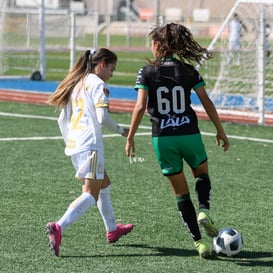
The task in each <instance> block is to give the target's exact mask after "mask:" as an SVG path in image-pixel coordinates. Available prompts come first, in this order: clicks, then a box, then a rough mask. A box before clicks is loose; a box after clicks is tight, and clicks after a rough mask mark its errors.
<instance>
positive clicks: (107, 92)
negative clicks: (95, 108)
mask: <svg viewBox="0 0 273 273" xmlns="http://www.w3.org/2000/svg"><path fill="white" fill-rule="evenodd" d="M103 93H104V94H105V96H106V97H109V95H110V91H109V90H108V89H107V88H103Z"/></svg>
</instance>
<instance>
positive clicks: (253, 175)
mask: <svg viewBox="0 0 273 273" xmlns="http://www.w3.org/2000/svg"><path fill="white" fill-rule="evenodd" d="M0 109H1V110H0V111H1V118H0V128H1V130H0V150H1V158H2V160H1V161H2V162H1V165H0V170H1V222H0V232H1V240H0V242H1V243H0V244H1V248H0V272H5V273H13V272H14V273H15V272H16V273H21V272H25V273H32V272H35V273H38V272H58V273H72V272H82V273H83V272H98V273H111V272H113V273H121V272H132V273H138V272H139V273H144V272H145V273H157V272H160V273H177V272H183V273H204V272H209V273H212V272H215V273H220V272H228V273H245V272H254V273H265V272H268V273H269V272H272V266H273V254H272V227H273V220H272V208H271V206H272V204H273V195H272V192H273V186H272V155H273V138H272V127H271V128H270V127H259V126H247V125H238V124H231V123H224V124H223V125H224V127H225V129H226V131H227V133H228V135H229V136H230V142H231V146H230V150H229V151H228V152H226V153H224V152H223V151H222V150H221V149H219V148H218V147H217V146H216V145H215V137H214V134H215V130H214V128H213V126H212V125H211V123H210V122H208V121H200V128H201V130H202V133H203V139H204V142H205V144H206V147H207V152H208V156H209V165H210V176H211V180H212V187H213V191H212V204H211V207H212V214H213V216H214V220H215V222H216V223H217V225H218V226H219V227H220V228H223V227H234V228H236V229H238V230H239V231H240V232H241V233H242V235H243V239H244V249H243V251H242V252H241V253H240V254H239V255H238V256H237V257H234V258H226V257H215V258H213V259H211V260H203V259H200V258H199V257H198V255H197V252H196V250H195V249H194V247H193V242H192V240H191V239H190V237H189V235H188V233H187V232H186V229H185V227H184V226H183V224H182V222H181V220H180V218H179V216H178V212H177V207H176V202H175V199H174V197H173V196H172V192H171V189H170V186H169V185H168V182H167V180H166V178H164V177H163V176H162V175H161V174H160V171H159V167H158V165H157V163H156V161H155V156H154V154H153V150H152V146H151V137H150V136H147V135H138V136H136V138H135V141H136V149H137V151H136V153H137V155H138V156H140V157H144V159H145V161H144V162H143V163H136V164H129V162H128V159H127V158H126V157H125V155H124V145H125V139H124V138H122V137H115V136H113V135H112V133H111V132H109V131H105V132H104V133H105V157H106V169H107V171H108V174H109V176H110V178H111V180H112V191H111V194H112V203H113V206H114V209H115V215H116V219H117V221H118V222H131V223H134V224H135V228H134V230H133V232H132V233H130V234H129V235H127V236H125V237H123V238H121V239H120V241H118V242H117V243H116V244H113V245H111V244H108V243H107V242H106V238H105V231H104V226H103V222H102V219H101V217H100V215H99V213H98V211H97V208H93V209H91V210H89V211H88V212H87V213H86V214H85V215H84V216H83V217H82V218H81V219H80V220H79V221H78V222H76V223H75V224H74V225H72V226H71V227H69V228H68V229H67V230H66V231H65V233H64V234H63V243H62V246H61V256H60V257H59V258H57V257H54V256H52V254H51V253H50V251H49V249H48V246H47V245H48V242H47V238H46V235H45V233H44V226H45V224H46V223H47V222H49V221H55V220H57V219H59V217H60V216H62V214H63V213H64V211H65V210H66V208H67V206H68V205H69V204H70V202H71V201H72V200H74V198H75V197H77V196H78V195H79V194H80V193H81V186H80V185H79V183H78V182H77V181H76V180H75V178H74V170H73V168H72V164H71V162H70V159H69V158H68V157H66V156H65V155H64V153H63V149H64V143H63V141H62V140H61V139H60V138H57V139H54V138H53V137H56V136H57V137H60V133H59V130H58V127H57V123H56V120H55V119H54V118H55V117H57V116H58V112H56V111H55V110H54V109H53V108H51V107H47V106H37V105H27V104H16V103H6V102H0ZM3 112H4V113H10V115H3V114H2V113H3ZM14 114H21V115H22V116H18V115H17V116H16V115H14ZM25 115H28V116H25ZM112 116H113V117H114V118H115V119H116V120H117V121H118V122H119V123H122V124H129V122H130V114H113V115H112ZM42 117H45V118H42ZM47 117H53V119H48V118H47ZM142 125H145V126H150V122H149V119H148V117H145V118H144V120H143V122H142ZM149 131H150V129H145V128H144V129H140V130H139V131H138V132H139V133H141V132H149ZM185 172H186V175H187V178H188V180H189V184H190V188H191V193H192V194H191V195H192V198H193V200H194V203H195V204H197V202H196V196H195V193H194V184H193V179H192V177H191V175H190V172H189V170H188V168H187V167H185ZM202 232H203V230H202ZM203 234H204V232H203ZM204 238H205V240H206V241H207V242H209V243H210V244H211V240H210V239H208V238H207V237H206V236H205V234H204Z"/></svg>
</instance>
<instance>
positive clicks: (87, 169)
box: [71, 150, 104, 179]
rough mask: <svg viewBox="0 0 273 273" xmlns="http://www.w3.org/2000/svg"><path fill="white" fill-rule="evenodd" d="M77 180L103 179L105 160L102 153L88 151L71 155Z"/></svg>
mask: <svg viewBox="0 0 273 273" xmlns="http://www.w3.org/2000/svg"><path fill="white" fill-rule="evenodd" d="M71 161H72V164H73V166H74V168H75V170H76V174H75V177H76V178H88V179H103V178H104V158H103V152H101V151H96V150H93V151H88V152H82V153H77V154H74V155H71Z"/></svg>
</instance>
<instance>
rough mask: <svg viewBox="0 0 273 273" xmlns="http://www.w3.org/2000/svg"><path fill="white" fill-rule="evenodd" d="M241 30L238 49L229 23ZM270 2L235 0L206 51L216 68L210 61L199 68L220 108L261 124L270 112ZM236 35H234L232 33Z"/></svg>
mask: <svg viewBox="0 0 273 273" xmlns="http://www.w3.org/2000/svg"><path fill="white" fill-rule="evenodd" d="M234 17H236V19H237V20H238V21H239V26H238V25H237V26H234V25H233V27H234V28H235V29H236V27H237V30H238V31H240V34H239V36H238V37H237V38H238V41H237V47H236V46H235V47H233V46H232V45H231V39H232V38H231V35H232V34H231V33H232V30H231V28H232V25H231V24H232V23H231V22H232V20H233V19H234ZM271 26H272V28H273V0H237V1H236V2H235V4H234V5H233V7H232V8H231V10H230V12H229V13H228V15H227V16H226V18H225V19H224V20H223V23H222V24H221V26H220V27H219V30H218V32H217V33H216V34H215V36H214V38H213V39H212V41H211V43H210V45H209V46H208V49H209V50H211V51H213V52H215V55H216V58H215V59H216V61H212V62H217V64H216V65H217V66H218V69H211V65H210V64H209V63H210V62H211V61H208V62H206V61H204V63H203V64H202V66H201V67H199V69H201V70H202V71H203V72H202V73H203V74H205V75H206V78H207V79H209V82H210V85H208V90H209V91H210V95H211V98H212V100H213V101H214V102H215V104H216V106H217V107H218V108H219V109H221V108H222V109H226V110H230V111H232V112H233V113H235V112H236V110H238V111H241V112H242V111H243V112H244V113H245V114H246V115H256V116H257V120H258V123H259V124H261V125H263V124H264V121H265V115H267V112H270V111H271V112H273V111H272V107H273V60H272V56H271V55H272V54H271V47H270V43H271V36H272V34H271V31H270V30H271ZM235 36H236V34H235Z"/></svg>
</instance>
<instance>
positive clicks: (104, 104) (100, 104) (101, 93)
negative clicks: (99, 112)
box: [93, 83, 110, 108]
mask: <svg viewBox="0 0 273 273" xmlns="http://www.w3.org/2000/svg"><path fill="white" fill-rule="evenodd" d="M109 94H110V92H109V89H108V88H107V86H106V85H105V84H104V83H99V84H98V85H97V86H96V88H95V89H94V93H93V100H94V104H95V108H109Z"/></svg>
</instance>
